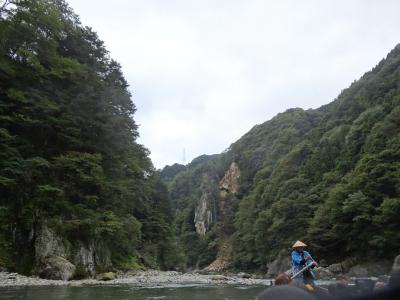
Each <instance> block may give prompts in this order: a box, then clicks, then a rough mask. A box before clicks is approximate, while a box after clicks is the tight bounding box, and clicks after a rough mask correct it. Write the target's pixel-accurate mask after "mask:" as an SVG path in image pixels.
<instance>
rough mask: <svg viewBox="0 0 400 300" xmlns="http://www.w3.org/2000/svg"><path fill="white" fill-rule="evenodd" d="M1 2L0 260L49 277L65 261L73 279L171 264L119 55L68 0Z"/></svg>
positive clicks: (160, 198) (165, 213) (168, 233)
mask: <svg viewBox="0 0 400 300" xmlns="http://www.w3.org/2000/svg"><path fill="white" fill-rule="evenodd" d="M2 2H4V1H2ZM8 2H11V3H9V4H8V5H6V6H3V7H2V8H1V9H2V10H1V11H0V41H1V42H0V52H1V56H0V194H1V198H0V267H6V268H8V269H10V270H18V271H21V272H26V273H30V272H36V273H39V274H40V273H41V272H42V273H43V272H44V273H43V274H42V275H43V276H46V274H45V273H46V272H47V271H46V270H48V269H49V268H50V269H51V268H57V266H58V265H60V264H64V265H65V266H67V267H68V268H69V269H70V270H72V271H74V270H75V271H74V272H75V273H76V274H75V275H76V276H77V277H82V276H86V275H93V274H94V273H95V272H101V271H106V270H110V269H113V268H127V269H129V268H137V267H139V266H140V265H146V266H151V267H162V268H170V267H172V266H173V265H174V264H175V261H174V259H175V258H174V256H172V254H173V253H175V249H174V248H173V247H174V246H173V245H174V236H173V228H172V226H171V223H170V222H171V211H170V209H169V207H168V201H167V199H166V190H165V187H164V185H163V184H162V183H161V182H160V180H159V179H158V175H157V173H156V172H155V171H154V168H153V166H152V163H151V161H150V159H149V158H148V151H147V150H146V149H145V148H144V147H143V146H141V145H139V144H138V143H136V142H135V140H136V138H137V136H138V132H137V125H136V124H135V122H134V120H133V118H132V116H133V114H134V112H135V106H134V104H133V102H132V101H131V95H130V93H129V92H128V89H127V88H128V84H127V82H126V80H125V79H124V77H123V75H122V73H121V68H120V65H119V64H118V63H117V62H115V61H114V60H112V59H110V56H109V53H108V52H107V50H106V49H105V47H104V45H103V42H102V41H101V40H99V38H98V37H97V35H96V33H95V32H94V31H92V29H90V28H88V27H84V26H82V25H81V23H80V21H79V19H78V17H77V16H76V15H75V14H74V13H73V12H72V11H71V9H70V8H69V7H68V6H67V4H66V3H65V2H64V1H62V0H38V1H36V0H35V1H8ZM2 4H4V3H2ZM71 263H72V264H73V265H74V266H71V265H70V264H71Z"/></svg>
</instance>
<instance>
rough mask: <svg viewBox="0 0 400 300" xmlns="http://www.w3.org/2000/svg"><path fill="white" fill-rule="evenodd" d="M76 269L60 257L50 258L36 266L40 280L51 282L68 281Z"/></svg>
mask: <svg viewBox="0 0 400 300" xmlns="http://www.w3.org/2000/svg"><path fill="white" fill-rule="evenodd" d="M75 269H76V267H75V266H74V265H73V264H72V263H70V262H69V261H68V260H66V259H65V258H63V257H60V256H50V257H47V258H45V259H43V260H42V261H41V263H40V265H39V266H38V274H39V276H40V278H44V279H53V280H64V281H66V280H70V279H71V278H72V276H73V275H74V272H75Z"/></svg>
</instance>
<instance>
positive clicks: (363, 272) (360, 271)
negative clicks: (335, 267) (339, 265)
mask: <svg viewBox="0 0 400 300" xmlns="http://www.w3.org/2000/svg"><path fill="white" fill-rule="evenodd" d="M368 275H369V273H368V269H367V268H365V267H363V266H360V265H356V266H353V267H351V268H350V270H349V272H348V273H347V276H349V277H368Z"/></svg>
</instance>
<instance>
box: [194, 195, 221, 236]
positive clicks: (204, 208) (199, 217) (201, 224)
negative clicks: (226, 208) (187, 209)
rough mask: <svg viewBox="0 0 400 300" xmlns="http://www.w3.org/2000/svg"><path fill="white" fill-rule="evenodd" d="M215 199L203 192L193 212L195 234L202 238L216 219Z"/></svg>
mask: <svg viewBox="0 0 400 300" xmlns="http://www.w3.org/2000/svg"><path fill="white" fill-rule="evenodd" d="M214 202H215V199H214V197H213V195H212V193H211V192H210V191H207V190H206V191H204V192H203V194H202V195H201V197H200V199H199V202H198V203H197V205H196V207H195V211H194V225H195V227H196V232H197V234H198V235H200V236H204V235H205V234H206V232H207V231H208V230H209V228H210V227H211V224H212V223H213V222H214V221H215V218H216V209H215V203H214Z"/></svg>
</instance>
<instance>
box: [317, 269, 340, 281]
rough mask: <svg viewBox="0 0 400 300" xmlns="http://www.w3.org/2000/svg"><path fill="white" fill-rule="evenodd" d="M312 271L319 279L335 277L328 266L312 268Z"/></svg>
mask: <svg viewBox="0 0 400 300" xmlns="http://www.w3.org/2000/svg"><path fill="white" fill-rule="evenodd" d="M313 272H314V274H315V276H316V277H317V279H319V280H329V279H332V278H334V277H335V275H334V274H333V273H332V272H331V271H329V269H328V268H323V267H319V268H314V269H313Z"/></svg>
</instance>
